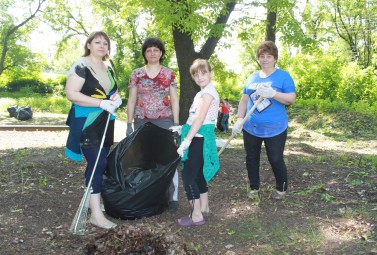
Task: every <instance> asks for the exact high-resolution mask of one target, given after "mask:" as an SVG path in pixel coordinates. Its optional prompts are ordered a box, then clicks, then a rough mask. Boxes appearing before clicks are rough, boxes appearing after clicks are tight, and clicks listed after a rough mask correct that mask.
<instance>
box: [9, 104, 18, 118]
mask: <svg viewBox="0 0 377 255" xmlns="http://www.w3.org/2000/svg"><path fill="white" fill-rule="evenodd" d="M17 110H18V105H13V106H9V107H8V108H7V111H8V112H9V117H14V118H16V117H17Z"/></svg>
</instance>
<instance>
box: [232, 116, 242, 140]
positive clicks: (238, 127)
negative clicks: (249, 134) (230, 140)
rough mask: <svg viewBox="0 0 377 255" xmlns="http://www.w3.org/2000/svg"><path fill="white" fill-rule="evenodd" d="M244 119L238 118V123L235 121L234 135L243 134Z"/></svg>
mask: <svg viewBox="0 0 377 255" xmlns="http://www.w3.org/2000/svg"><path fill="white" fill-rule="evenodd" d="M242 120H243V119H242V118H238V119H237V121H236V123H234V125H233V128H232V134H233V135H235V136H236V135H238V134H241V132H242V127H243V125H241V122H242Z"/></svg>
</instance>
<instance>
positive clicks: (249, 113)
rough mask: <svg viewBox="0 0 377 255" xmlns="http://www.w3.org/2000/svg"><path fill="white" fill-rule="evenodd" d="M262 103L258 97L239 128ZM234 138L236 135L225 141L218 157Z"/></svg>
mask: <svg viewBox="0 0 377 255" xmlns="http://www.w3.org/2000/svg"><path fill="white" fill-rule="evenodd" d="M262 101H263V97H261V96H260V97H259V98H258V100H257V101H256V102H255V104H254V105H253V107H251V109H250V110H249V112H248V113H247V114H246V116H245V117H244V118H243V119H242V122H241V124H240V125H241V126H243V124H245V122H246V120H247V119H248V118H249V117H250V115H251V114H252V113H253V112H254V110H255V108H257V106H258V104H259V103H260V102H262ZM235 136H236V134H232V135H231V136H230V137H229V139H228V140H227V141H226V143H225V144H224V145H223V147H221V149H220V151H219V152H218V155H219V156H220V154H221V153H222V152H223V151H224V150H225V148H226V146H227V145H228V144H229V143H230V141H231V140H232V139H233V138H234V137H235Z"/></svg>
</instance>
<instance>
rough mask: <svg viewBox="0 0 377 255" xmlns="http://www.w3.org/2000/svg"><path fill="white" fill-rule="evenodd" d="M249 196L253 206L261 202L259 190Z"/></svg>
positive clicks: (253, 191) (251, 192)
mask: <svg viewBox="0 0 377 255" xmlns="http://www.w3.org/2000/svg"><path fill="white" fill-rule="evenodd" d="M247 196H248V197H249V198H250V199H251V201H252V203H253V204H256V205H257V204H259V202H260V194H259V189H258V190H252V191H250V192H249V193H248V194H247Z"/></svg>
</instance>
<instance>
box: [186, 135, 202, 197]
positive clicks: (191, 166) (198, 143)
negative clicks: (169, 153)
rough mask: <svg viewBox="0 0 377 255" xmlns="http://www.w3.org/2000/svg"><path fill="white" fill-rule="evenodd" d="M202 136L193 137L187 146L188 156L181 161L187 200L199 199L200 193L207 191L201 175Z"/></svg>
mask: <svg viewBox="0 0 377 255" xmlns="http://www.w3.org/2000/svg"><path fill="white" fill-rule="evenodd" d="M203 143H204V138H203V137H194V139H192V142H191V144H190V147H189V149H188V150H189V151H188V158H187V160H186V161H185V162H183V165H182V167H183V171H182V179H183V186H184V188H185V192H186V196H187V199H188V200H193V199H199V198H200V194H203V193H206V192H208V186H207V182H206V180H205V179H204V175H203V166H204V159H203Z"/></svg>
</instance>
